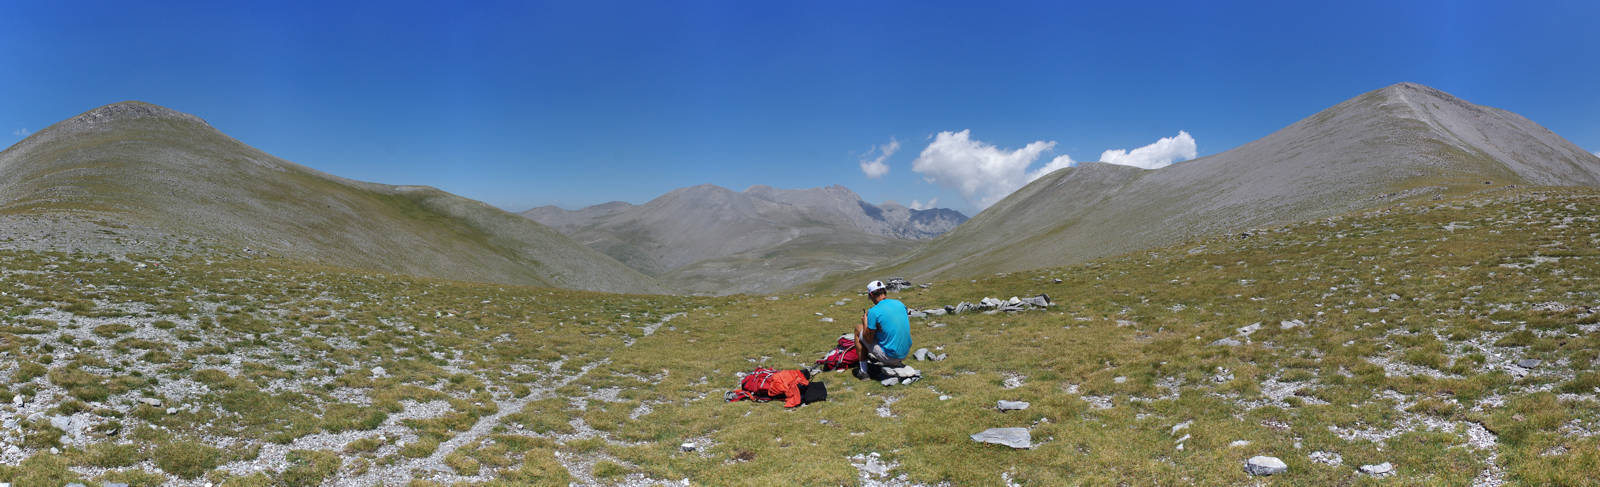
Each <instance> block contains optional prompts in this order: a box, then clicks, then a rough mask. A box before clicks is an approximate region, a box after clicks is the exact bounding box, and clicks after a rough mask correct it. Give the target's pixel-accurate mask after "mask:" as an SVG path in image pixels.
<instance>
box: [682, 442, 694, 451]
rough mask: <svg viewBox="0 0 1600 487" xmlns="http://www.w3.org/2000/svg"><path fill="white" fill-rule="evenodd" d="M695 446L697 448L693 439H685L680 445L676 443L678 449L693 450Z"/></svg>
mask: <svg viewBox="0 0 1600 487" xmlns="http://www.w3.org/2000/svg"><path fill="white" fill-rule="evenodd" d="M695 448H698V446H697V445H695V444H694V442H693V441H685V442H683V444H682V445H678V449H680V450H683V451H694V450H695Z"/></svg>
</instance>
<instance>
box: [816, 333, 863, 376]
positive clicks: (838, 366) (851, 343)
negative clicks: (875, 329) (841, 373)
mask: <svg viewBox="0 0 1600 487" xmlns="http://www.w3.org/2000/svg"><path fill="white" fill-rule="evenodd" d="M854 337H855V335H854V334H850V333H846V334H844V335H840V336H839V345H838V346H836V347H833V350H832V351H830V352H828V354H827V355H824V356H823V357H822V358H821V359H819V360H817V365H821V366H822V370H844V369H849V368H851V367H855V366H856V363H857V362H860V361H861V357H860V354H859V353H857V352H856V341H855V338H854Z"/></svg>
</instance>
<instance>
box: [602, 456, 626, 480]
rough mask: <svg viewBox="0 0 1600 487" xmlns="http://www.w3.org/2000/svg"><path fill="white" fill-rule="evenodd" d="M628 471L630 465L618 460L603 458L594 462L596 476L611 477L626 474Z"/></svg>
mask: <svg viewBox="0 0 1600 487" xmlns="http://www.w3.org/2000/svg"><path fill="white" fill-rule="evenodd" d="M627 473H628V467H624V466H622V465H620V464H618V463H616V462H611V461H606V460H601V461H598V462H595V464H594V476H595V477H596V478H602V479H609V478H612V477H617V476H620V475H626V474H627Z"/></svg>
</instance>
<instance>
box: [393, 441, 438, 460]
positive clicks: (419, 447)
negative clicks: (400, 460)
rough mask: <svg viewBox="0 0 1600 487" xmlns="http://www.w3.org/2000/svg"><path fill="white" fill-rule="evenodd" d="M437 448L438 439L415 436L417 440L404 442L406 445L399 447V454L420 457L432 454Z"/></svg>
mask: <svg viewBox="0 0 1600 487" xmlns="http://www.w3.org/2000/svg"><path fill="white" fill-rule="evenodd" d="M437 449H439V440H436V439H433V438H427V437H423V438H417V441H413V442H410V443H406V446H404V447H401V448H400V454H401V455H404V456H407V457H410V458H422V457H425V456H428V455H432V454H433V451H434V450H437Z"/></svg>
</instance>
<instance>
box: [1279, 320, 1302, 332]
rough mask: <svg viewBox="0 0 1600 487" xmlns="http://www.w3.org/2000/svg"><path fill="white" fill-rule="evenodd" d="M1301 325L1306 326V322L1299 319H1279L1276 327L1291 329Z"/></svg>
mask: <svg viewBox="0 0 1600 487" xmlns="http://www.w3.org/2000/svg"><path fill="white" fill-rule="evenodd" d="M1302 326H1306V322H1304V321H1300V320H1289V321H1280V322H1278V328H1282V329H1285V330H1292V329H1295V328H1299V327H1302Z"/></svg>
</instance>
